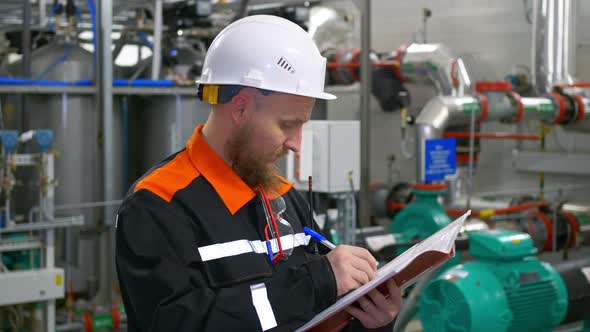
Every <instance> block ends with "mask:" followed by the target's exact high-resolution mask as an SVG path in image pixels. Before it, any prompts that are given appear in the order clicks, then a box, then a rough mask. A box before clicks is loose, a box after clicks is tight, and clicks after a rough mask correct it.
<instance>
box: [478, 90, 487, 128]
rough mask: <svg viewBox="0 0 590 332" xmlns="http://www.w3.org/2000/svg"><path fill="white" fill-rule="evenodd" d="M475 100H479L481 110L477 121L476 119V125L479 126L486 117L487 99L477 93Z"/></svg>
mask: <svg viewBox="0 0 590 332" xmlns="http://www.w3.org/2000/svg"><path fill="white" fill-rule="evenodd" d="M477 99H479V105H480V110H481V114H480V115H479V119H477V123H478V124H480V123H482V122H484V121H485V119H486V118H487V117H488V97H486V96H485V95H484V94H482V93H477Z"/></svg>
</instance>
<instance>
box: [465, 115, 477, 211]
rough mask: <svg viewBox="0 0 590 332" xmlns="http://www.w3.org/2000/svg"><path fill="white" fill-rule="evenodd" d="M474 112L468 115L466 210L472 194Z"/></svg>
mask: <svg viewBox="0 0 590 332" xmlns="http://www.w3.org/2000/svg"><path fill="white" fill-rule="evenodd" d="M474 149H475V112H473V111H471V116H470V117H469V164H468V171H467V204H465V205H466V210H469V209H471V195H472V194H473V162H474V160H473V158H474V154H475V151H474Z"/></svg>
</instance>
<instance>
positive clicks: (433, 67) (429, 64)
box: [426, 62, 438, 71]
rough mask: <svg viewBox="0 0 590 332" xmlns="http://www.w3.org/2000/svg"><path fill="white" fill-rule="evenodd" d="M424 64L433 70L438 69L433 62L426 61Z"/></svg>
mask: <svg viewBox="0 0 590 332" xmlns="http://www.w3.org/2000/svg"><path fill="white" fill-rule="evenodd" d="M426 66H427V67H428V68H430V69H432V70H434V71H437V70H438V66H437V65H435V64H434V63H432V62H427V63H426Z"/></svg>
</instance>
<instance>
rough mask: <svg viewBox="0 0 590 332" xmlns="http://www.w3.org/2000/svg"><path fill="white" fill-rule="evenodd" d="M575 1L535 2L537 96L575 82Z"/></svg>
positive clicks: (542, 0)
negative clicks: (558, 86)
mask: <svg viewBox="0 0 590 332" xmlns="http://www.w3.org/2000/svg"><path fill="white" fill-rule="evenodd" d="M576 11H577V3H576V1H574V0H537V1H533V27H532V30H533V38H532V67H533V71H532V76H533V77H532V81H533V84H534V85H535V92H536V93H537V95H542V94H544V93H548V92H550V91H551V89H552V86H553V85H554V84H558V83H572V82H575V78H574V75H573V72H572V70H574V69H575V61H576V59H575V29H576V26H575V23H576V22H575V18H576V15H577V12H576Z"/></svg>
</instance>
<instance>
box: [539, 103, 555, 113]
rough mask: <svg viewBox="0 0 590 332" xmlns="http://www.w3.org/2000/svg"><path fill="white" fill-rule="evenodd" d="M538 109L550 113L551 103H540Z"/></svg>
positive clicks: (551, 109)
mask: <svg viewBox="0 0 590 332" xmlns="http://www.w3.org/2000/svg"><path fill="white" fill-rule="evenodd" d="M539 109H540V111H541V112H543V113H552V112H553V104H541V105H540V106H539Z"/></svg>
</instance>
